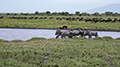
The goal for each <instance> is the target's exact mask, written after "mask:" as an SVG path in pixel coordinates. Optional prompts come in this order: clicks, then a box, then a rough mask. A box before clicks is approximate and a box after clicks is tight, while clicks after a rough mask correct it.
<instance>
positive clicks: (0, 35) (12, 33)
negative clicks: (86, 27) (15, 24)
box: [0, 28, 120, 41]
mask: <svg viewBox="0 0 120 67" xmlns="http://www.w3.org/2000/svg"><path fill="white" fill-rule="evenodd" d="M55 32H56V30H48V29H8V28H0V39H3V40H8V41H11V40H23V41H25V40H29V39H31V38H33V37H42V38H46V39H49V38H55V37H56V35H55ZM98 35H99V37H104V36H110V37H112V38H113V39H115V38H118V37H120V32H105V31H98ZM93 38H94V37H93Z"/></svg>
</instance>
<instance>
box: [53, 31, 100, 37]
mask: <svg viewBox="0 0 120 67" xmlns="http://www.w3.org/2000/svg"><path fill="white" fill-rule="evenodd" d="M55 35H56V39H57V38H58V37H59V36H61V38H66V37H68V38H73V37H74V36H81V37H84V36H88V37H89V39H91V38H92V36H95V37H98V33H97V31H90V30H88V29H83V30H81V29H78V30H70V29H69V30H66V31H61V30H60V29H57V30H56V32H55Z"/></svg>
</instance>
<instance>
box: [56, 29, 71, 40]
mask: <svg viewBox="0 0 120 67" xmlns="http://www.w3.org/2000/svg"><path fill="white" fill-rule="evenodd" d="M55 35H57V36H56V38H58V37H59V36H61V38H66V36H67V37H68V38H72V37H73V35H72V34H71V33H70V31H69V30H68V31H61V30H60V29H57V30H56V33H55Z"/></svg>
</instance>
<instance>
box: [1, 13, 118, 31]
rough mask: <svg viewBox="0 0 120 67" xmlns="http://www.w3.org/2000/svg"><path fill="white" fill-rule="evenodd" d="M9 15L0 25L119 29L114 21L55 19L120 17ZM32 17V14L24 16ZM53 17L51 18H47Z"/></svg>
mask: <svg viewBox="0 0 120 67" xmlns="http://www.w3.org/2000/svg"><path fill="white" fill-rule="evenodd" d="M11 16H12V15H10V16H4V18H3V19H0V27H17V28H19V27H21V28H22V27H26V28H60V27H62V26H63V25H67V26H68V28H72V29H76V28H83V27H87V28H88V29H111V30H120V23H119V22H115V23H111V22H107V23H106V22H102V23H100V22H98V23H94V22H85V21H78V20H77V21H66V20H56V18H57V17H79V18H81V17H83V18H104V19H107V18H112V19H114V18H118V19H119V18H120V17H114V16H106V17H103V16H33V17H47V19H8V17H11ZM16 17H24V16H23V15H16ZM26 17H32V16H26ZM50 17H53V19H49V18H50Z"/></svg>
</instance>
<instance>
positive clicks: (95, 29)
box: [0, 27, 120, 32]
mask: <svg viewBox="0 0 120 67" xmlns="http://www.w3.org/2000/svg"><path fill="white" fill-rule="evenodd" d="M0 28H9V29H48V30H56V29H58V28H35V27H29V28H28V27H0ZM69 29H71V28H68V29H62V30H69ZM73 30H77V29H73ZM89 30H92V31H109V32H120V30H111V29H89Z"/></svg>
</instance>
